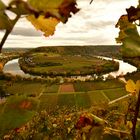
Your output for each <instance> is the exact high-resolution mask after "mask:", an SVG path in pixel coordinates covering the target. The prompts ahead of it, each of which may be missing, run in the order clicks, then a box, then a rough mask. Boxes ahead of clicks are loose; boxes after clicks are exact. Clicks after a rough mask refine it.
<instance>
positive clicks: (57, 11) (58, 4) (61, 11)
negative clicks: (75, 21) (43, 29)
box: [28, 0, 79, 23]
mask: <svg viewBox="0 0 140 140" xmlns="http://www.w3.org/2000/svg"><path fill="white" fill-rule="evenodd" d="M28 2H29V4H30V5H31V6H32V7H34V8H35V9H37V10H38V11H42V13H45V15H46V16H45V17H46V18H48V17H56V18H57V19H59V20H60V21H62V22H63V23H65V22H66V21H67V20H68V18H69V17H70V16H71V13H73V14H75V13H76V12H77V11H78V10H79V9H78V8H76V0H42V1H38V0H28Z"/></svg>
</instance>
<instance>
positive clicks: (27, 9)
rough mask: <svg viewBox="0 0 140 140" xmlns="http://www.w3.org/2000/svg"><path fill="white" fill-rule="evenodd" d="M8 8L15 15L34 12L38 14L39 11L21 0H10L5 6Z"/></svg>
mask: <svg viewBox="0 0 140 140" xmlns="http://www.w3.org/2000/svg"><path fill="white" fill-rule="evenodd" d="M7 9H8V10H10V11H12V12H14V13H15V14H17V15H19V16H20V15H29V14H34V15H37V16H38V14H39V12H38V11H37V10H35V9H33V7H32V6H31V5H29V3H28V2H25V1H23V0H12V1H11V2H10V3H9V6H8V8H7Z"/></svg>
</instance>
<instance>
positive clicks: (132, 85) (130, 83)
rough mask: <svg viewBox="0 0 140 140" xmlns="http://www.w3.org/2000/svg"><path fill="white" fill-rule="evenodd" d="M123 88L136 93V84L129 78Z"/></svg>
mask: <svg viewBox="0 0 140 140" xmlns="http://www.w3.org/2000/svg"><path fill="white" fill-rule="evenodd" d="M125 88H126V91H127V92H130V93H132V94H133V93H136V84H135V83H134V81H133V80H131V79H130V80H128V81H127V82H126V85H125Z"/></svg>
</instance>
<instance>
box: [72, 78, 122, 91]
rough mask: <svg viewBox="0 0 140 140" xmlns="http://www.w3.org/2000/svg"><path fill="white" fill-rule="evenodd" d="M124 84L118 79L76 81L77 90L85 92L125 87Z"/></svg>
mask: <svg viewBox="0 0 140 140" xmlns="http://www.w3.org/2000/svg"><path fill="white" fill-rule="evenodd" d="M123 86H124V84H123V83H121V82H119V81H118V80H107V81H94V82H76V83H74V88H75V91H77V92H85V91H93V90H104V89H112V88H118V87H119V88H120V87H123Z"/></svg>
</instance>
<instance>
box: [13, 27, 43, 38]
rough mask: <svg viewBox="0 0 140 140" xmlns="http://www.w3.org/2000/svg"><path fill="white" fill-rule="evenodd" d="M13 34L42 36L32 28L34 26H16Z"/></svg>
mask: <svg viewBox="0 0 140 140" xmlns="http://www.w3.org/2000/svg"><path fill="white" fill-rule="evenodd" d="M11 35H22V36H41V33H40V32H38V31H36V30H34V29H32V28H24V27H16V28H15V29H14V30H13V31H12V32H11Z"/></svg>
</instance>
